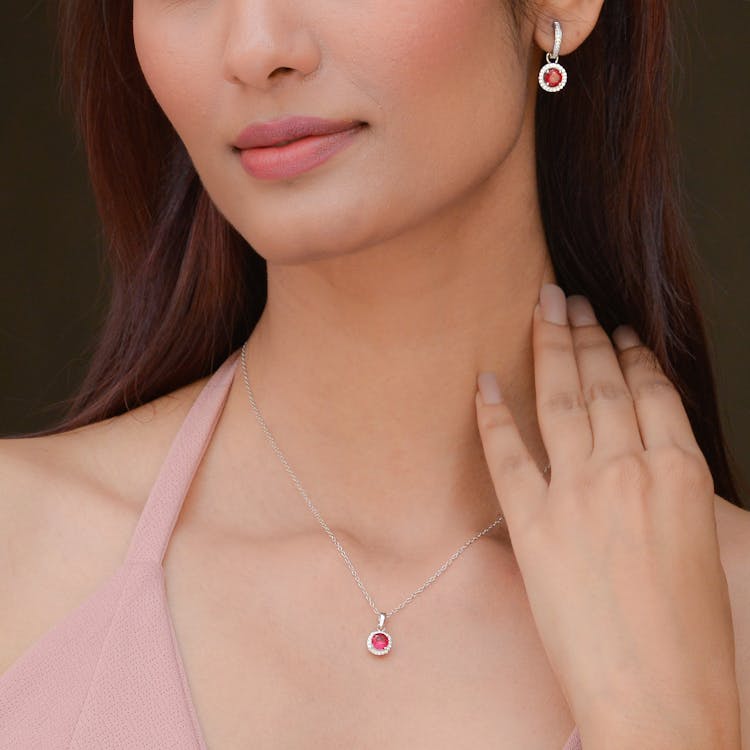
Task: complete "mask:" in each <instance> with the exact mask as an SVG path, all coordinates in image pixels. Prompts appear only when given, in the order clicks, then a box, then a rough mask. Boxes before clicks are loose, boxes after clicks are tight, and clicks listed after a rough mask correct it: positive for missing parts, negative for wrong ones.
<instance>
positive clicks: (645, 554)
mask: <svg viewBox="0 0 750 750" xmlns="http://www.w3.org/2000/svg"><path fill="white" fill-rule="evenodd" d="M541 299H542V307H543V308H544V312H545V314H546V316H549V319H544V318H543V317H542V309H541V308H540V307H539V306H537V308H536V309H535V311H534V322H533V338H534V343H533V347H534V373H535V386H536V406H537V418H538V421H539V427H540V430H541V435H542V439H543V441H544V445H545V448H546V450H547V454H548V457H549V461H550V463H551V479H550V482H549V485H548V484H547V482H546V480H545V478H544V475H543V474H542V472H541V471H540V470H539V467H538V466H537V463H536V461H535V460H534V459H533V458H532V457H531V455H530V454H529V452H528V450H527V448H526V446H525V445H524V443H523V441H522V439H521V437H520V434H519V431H518V429H517V426H516V424H515V421H514V419H513V417H512V415H511V412H510V411H509V409H508V407H507V405H506V404H505V403H504V402H500V403H497V404H485V403H484V402H483V400H482V397H481V394H480V393H479V392H478V393H477V396H476V404H477V418H478V424H479V431H480V434H481V438H482V443H483V446H484V452H485V456H486V458H487V464H488V467H489V470H490V474H491V477H492V481H493V484H494V487H495V489H496V492H497V496H498V499H499V501H500V504H501V507H502V511H503V515H504V516H505V521H506V524H507V527H508V532H509V534H510V539H511V543H512V546H513V551H514V554H515V557H516V560H517V563H518V567H519V569H520V572H521V575H522V577H523V581H524V585H525V587H526V593H527V596H528V598H529V603H530V607H531V611H532V614H533V616H534V620H535V622H536V626H537V628H538V631H539V634H540V637H541V640H542V642H543V644H544V647H545V649H546V651H547V656H548V658H549V661H550V664H551V666H552V668H553V670H554V672H555V674H556V676H557V678H558V680H559V683H560V686H561V689H562V690H563V692H564V694H565V696H566V699H567V701H568V704H569V706H570V708H571V711H572V712H573V715H574V716H575V719H576V722H577V725H578V728H579V731H580V733H581V737H582V740H583V745H584V747H591V748H599V747H607V748H610V747H612V748H615V747H617V748H619V747H636V746H638V747H649V748H655V747H662V745H661V744H660V743H657V742H655V740H663V741H664V742H665V745H664V746H665V747H667V746H669V747H672V748H678V747H679V748H688V747H689V748H693V747H696V748H699V747H700V748H703V747H711V748H735V747H736V748H739V747H740V739H739V737H740V733H739V732H740V730H739V721H740V720H739V704H738V701H739V699H738V691H737V682H736V675H735V667H734V633H733V628H732V619H731V610H730V604H729V594H728V589H727V582H726V578H725V575H724V569H723V567H722V565H721V561H720V558H719V544H718V538H717V532H716V521H715V515H714V485H713V478H712V476H711V473H710V470H709V468H708V465H707V463H706V460H705V457H704V456H703V454H702V452H701V451H700V448H699V447H698V444H697V442H696V440H695V436H694V435H693V432H692V429H691V426H690V421H689V419H688V416H687V414H686V412H685V410H684V407H683V404H682V400H681V398H680V395H679V393H678V391H677V390H676V388H675V387H674V385H673V384H672V383H671V382H670V381H669V380H668V379H667V378H666V376H665V375H664V373H663V371H662V370H661V368H660V367H659V364H658V362H657V360H656V358H655V357H654V356H653V353H652V352H651V351H650V350H649V349H647V348H646V347H645V346H643V345H642V344H641V343H640V341H639V340H638V338H637V336H636V335H635V333H634V332H633V331H632V329H630V328H629V327H620V328H618V329H617V330H616V331H614V332H613V338H614V339H615V341H617V342H619V345H620V346H619V347H618V348H619V349H620V351H618V352H616V351H615V349H614V348H613V346H612V344H611V342H610V339H609V337H608V336H607V334H606V332H605V331H604V330H603V329H602V328H601V327H600V326H599V325H598V323H597V321H596V318H595V317H594V313H593V310H592V309H591V305H590V304H589V303H588V301H587V300H586V299H585V298H584V297H581V296H579V295H576V296H574V297H571V298H570V299H569V300H568V304H567V306H566V299H565V294H564V293H563V291H562V290H561V289H560V288H559V287H557V286H555V285H545V286H544V287H543V289H542V294H541ZM566 307H567V313H569V316H570V322H571V324H572V327H569V325H568V322H567V317H568V315H567V314H566ZM486 378H491V376H490V375H480V376H479V378H478V382H479V383H480V385H484V384H485V383H486V382H487V381H486ZM490 390H491V388H490ZM616 736H620V737H622V738H623V742H622V743H621V744H618V743H617V742H616V741H615V737H616ZM700 737H705V738H706V743H708V744H700V743H699V742H697V741H696V740H697V738H700ZM605 739H606V740H607V741H606V743H605V742H604V740H605ZM687 740H689V742H688V741H687ZM670 741H671V742H672V744H671V745H670V744H669V743H670ZM638 742H645V744H634V743H638ZM680 742H682V744H680ZM589 743H590V744H589ZM650 743H651V744H650Z"/></svg>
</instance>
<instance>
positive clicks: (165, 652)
mask: <svg viewBox="0 0 750 750" xmlns="http://www.w3.org/2000/svg"><path fill="white" fill-rule="evenodd" d="M238 360H239V350H236V351H235V352H233V353H232V354H231V355H230V356H229V357H228V358H227V359H226V360H225V362H224V363H223V364H222V365H221V366H220V367H219V369H218V370H217V371H216V372H215V373H214V374H213V375H212V376H211V378H210V379H209V380H208V381H207V382H206V384H205V386H204V387H203V389H202V390H201V392H200V393H199V395H198V397H197V399H196V400H195V402H194V403H193V405H192V406H191V408H190V410H189V412H188V414H187V416H186V417H185V420H184V422H183V423H182V425H181V427H180V429H179V431H178V432H177V435H176V436H175V438H174V440H173V442H172V445H171V446H170V448H169V451H168V453H167V456H166V458H165V460H164V463H163V464H162V466H161V468H160V470H159V474H158V475H157V478H156V480H155V482H154V485H153V487H152V488H151V491H150V493H149V496H148V499H147V501H146V504H145V505H144V507H143V510H142V512H141V516H140V518H139V520H138V524H137V526H136V529H135V532H134V534H133V537H132V539H131V542H130V546H129V547H128V551H127V554H126V556H125V559H124V561H123V562H122V564H121V565H120V566H119V567H118V568H117V570H116V571H115V572H114V573H113V574H112V575H111V576H109V577H108V578H107V579H106V580H104V581H103V583H102V584H101V585H100V586H99V588H98V589H97V590H96V591H94V593H93V594H91V595H90V596H89V597H88V599H86V600H85V601H84V602H82V603H81V604H80V605H78V606H77V607H76V608H75V609H74V610H73V611H71V612H70V613H69V614H68V615H67V616H66V617H65V618H64V619H63V620H62V621H61V622H58V623H57V625H55V626H54V627H53V628H52V629H50V630H49V631H47V633H45V634H44V635H43V636H42V637H41V638H40V639H39V640H37V641H36V642H35V643H33V644H32V645H31V646H30V647H29V648H28V649H27V650H26V651H25V652H24V653H23V654H22V655H21V656H20V657H19V658H18V659H17V660H16V661H15V662H14V663H13V664H12V665H11V666H10V668H9V669H8V670H7V671H6V672H5V673H4V674H3V675H1V676H0V749H1V750H208V748H207V745H206V741H205V740H204V738H203V733H202V730H201V725H200V721H199V719H198V715H197V713H196V710H195V707H194V705H193V700H192V697H191V692H190V685H189V682H188V679H187V675H186V674H185V669H184V667H183V662H182V657H181V655H180V645H179V643H178V642H177V638H176V635H175V630H174V626H173V624H172V619H171V616H170V612H169V607H168V602H167V598H166V590H165V579H164V568H163V567H162V560H163V558H164V552H165V550H166V548H167V544H168V543H169V539H170V537H171V535H172V531H173V529H174V527H175V524H176V522H177V517H178V515H179V512H180V508H181V507H182V503H183V500H184V498H185V496H186V494H187V491H188V488H189V486H190V483H191V481H192V478H193V476H194V474H195V472H196V469H197V467H198V464H199V463H200V460H201V458H202V457H203V454H204V452H205V450H206V446H207V445H208V441H209V440H210V438H211V435H212V433H213V430H214V428H215V426H216V423H217V422H218V419H219V415H220V414H221V411H222V408H223V406H224V403H225V401H226V397H227V395H228V393H229V388H230V386H231V384H232V379H233V376H234V372H235V369H236V367H237V362H238ZM563 750H581V741H580V737H579V734H578V729H577V727H576V728H575V729H574V730H573V734H571V736H570V737H569V738H568V741H567V742H566V743H565V747H564V748H563Z"/></svg>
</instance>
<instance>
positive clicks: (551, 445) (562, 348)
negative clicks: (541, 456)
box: [533, 284, 593, 475]
mask: <svg viewBox="0 0 750 750" xmlns="http://www.w3.org/2000/svg"><path fill="white" fill-rule="evenodd" d="M539 300H540V306H539V307H537V308H536V309H535V310H534V324H533V327H534V332H533V338H534V341H533V347H534V382H535V388H536V410H537V420H538V422H539V430H540V432H541V434H542V439H543V440H544V446H545V448H546V449H547V455H548V456H549V460H550V463H551V464H552V473H553V475H554V473H555V467H564V466H570V465H577V464H579V463H580V462H582V461H584V460H585V459H586V458H588V457H589V456H590V455H591V450H592V448H593V437H592V434H591V424H590V422H589V413H588V409H587V408H586V401H585V399H584V397H583V393H582V391H581V382H580V379H579V376H578V365H577V364H576V358H575V353H574V349H573V337H572V335H571V332H570V328H569V326H568V317H567V307H566V302H565V293H564V292H563V290H562V289H561V288H560V287H559V286H556V285H554V284H544V285H543V286H542V288H541V291H540V295H539Z"/></svg>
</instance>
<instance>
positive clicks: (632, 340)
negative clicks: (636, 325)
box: [612, 325, 641, 350]
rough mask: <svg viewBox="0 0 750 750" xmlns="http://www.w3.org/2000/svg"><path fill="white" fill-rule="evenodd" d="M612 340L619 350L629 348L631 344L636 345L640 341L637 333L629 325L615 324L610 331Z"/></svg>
mask: <svg viewBox="0 0 750 750" xmlns="http://www.w3.org/2000/svg"><path fill="white" fill-rule="evenodd" d="M612 340H613V341H614V342H615V346H616V347H617V348H618V349H621V350H622V349H629V348H630V347H631V346H638V345H639V344H640V343H641V340H640V338H638V334H637V333H636V332H635V331H634V330H633V328H632V327H631V326H627V325H623V326H617V328H615V330H614V331H612Z"/></svg>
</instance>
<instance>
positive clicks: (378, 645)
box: [367, 630, 393, 656]
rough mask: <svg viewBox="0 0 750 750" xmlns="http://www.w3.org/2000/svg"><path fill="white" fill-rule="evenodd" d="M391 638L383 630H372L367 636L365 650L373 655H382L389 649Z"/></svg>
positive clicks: (391, 642)
mask: <svg viewBox="0 0 750 750" xmlns="http://www.w3.org/2000/svg"><path fill="white" fill-rule="evenodd" d="M392 645H393V640H392V639H391V636H390V635H389V634H388V633H386V632H385V630H373V631H372V633H370V635H368V636H367V650H368V651H369V652H370V653H371V654H375V656H384V655H385V654H387V653H388V652H389V651H390V650H391V646H392Z"/></svg>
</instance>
